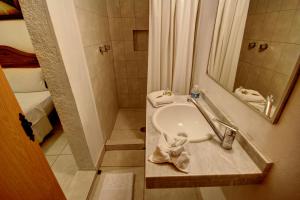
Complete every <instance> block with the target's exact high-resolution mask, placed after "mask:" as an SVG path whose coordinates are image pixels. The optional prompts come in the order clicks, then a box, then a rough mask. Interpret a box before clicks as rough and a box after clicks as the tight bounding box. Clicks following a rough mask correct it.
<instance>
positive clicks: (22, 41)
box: [0, 20, 34, 53]
mask: <svg viewBox="0 0 300 200" xmlns="http://www.w3.org/2000/svg"><path fill="white" fill-rule="evenodd" d="M0 45H6V46H11V47H14V48H17V49H20V50H23V51H26V52H30V53H34V49H33V46H32V43H31V40H30V36H29V34H28V31H27V28H26V25H25V22H24V20H1V21H0Z"/></svg>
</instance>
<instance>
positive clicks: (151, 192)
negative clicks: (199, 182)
mask: <svg viewBox="0 0 300 200" xmlns="http://www.w3.org/2000/svg"><path fill="white" fill-rule="evenodd" d="M162 199H163V200H202V198H201V195H200V191H199V189H198V188H165V189H146V190H145V196H144V200H162Z"/></svg>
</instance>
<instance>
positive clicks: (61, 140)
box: [41, 132, 68, 155]
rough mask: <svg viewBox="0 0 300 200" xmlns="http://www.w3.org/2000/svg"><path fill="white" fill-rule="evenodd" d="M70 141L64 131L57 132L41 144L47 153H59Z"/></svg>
mask: <svg viewBox="0 0 300 200" xmlns="http://www.w3.org/2000/svg"><path fill="white" fill-rule="evenodd" d="M67 143H68V141H67V138H66V136H65V135H64V134H63V133H62V132H55V133H53V134H52V135H49V136H48V138H47V139H46V140H45V141H44V142H43V143H42V144H41V148H42V150H43V152H44V154H45V155H59V154H60V153H61V152H62V150H63V149H64V148H65V146H66V145H67Z"/></svg>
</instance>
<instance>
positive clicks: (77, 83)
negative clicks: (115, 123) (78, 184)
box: [47, 0, 104, 165]
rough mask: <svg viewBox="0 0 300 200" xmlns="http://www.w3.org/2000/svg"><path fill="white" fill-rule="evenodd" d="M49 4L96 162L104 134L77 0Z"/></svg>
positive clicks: (86, 135) (83, 125)
mask: <svg viewBox="0 0 300 200" xmlns="http://www.w3.org/2000/svg"><path fill="white" fill-rule="evenodd" d="M47 5H48V9H49V13H50V17H51V22H52V25H53V28H54V31H55V35H56V38H57V41H58V44H59V48H60V51H61V55H62V58H63V62H64V64H65V68H66V72H67V75H68V78H69V82H70V85H71V88H72V92H73V95H74V98H75V102H76V105H77V109H78V112H79V116H80V119H81V123H82V127H83V130H84V134H85V138H86V141H87V144H88V148H89V151H90V154H91V157H92V159H93V161H94V164H95V165H96V164H97V162H98V160H99V158H100V155H101V151H102V149H103V147H104V137H103V134H102V131H101V126H100V123H99V118H98V114H97V108H96V104H95V98H94V95H93V90H92V85H91V81H90V76H89V72H88V66H87V62H86V59H85V55H84V51H83V44H82V40H81V35H80V30H79V26H78V21H77V17H76V11H75V6H74V2H73V0H65V1H61V0H47ZM70 114H71V113H70Z"/></svg>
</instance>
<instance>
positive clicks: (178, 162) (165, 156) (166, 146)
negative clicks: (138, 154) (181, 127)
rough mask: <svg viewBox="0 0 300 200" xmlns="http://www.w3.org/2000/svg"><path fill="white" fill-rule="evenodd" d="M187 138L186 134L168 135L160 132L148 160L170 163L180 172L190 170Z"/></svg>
mask: <svg viewBox="0 0 300 200" xmlns="http://www.w3.org/2000/svg"><path fill="white" fill-rule="evenodd" d="M187 147H188V139H187V136H186V135H179V136H177V137H170V136H168V135H167V134H165V133H161V136H160V138H159V141H158V145H157V147H156V149H155V151H154V152H153V154H152V155H150V156H149V158H148V160H149V161H151V162H153V163H165V162H168V163H172V164H173V165H174V166H175V167H176V168H177V169H179V170H180V171H182V172H185V173H189V171H190V154H189V152H188V149H187Z"/></svg>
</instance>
